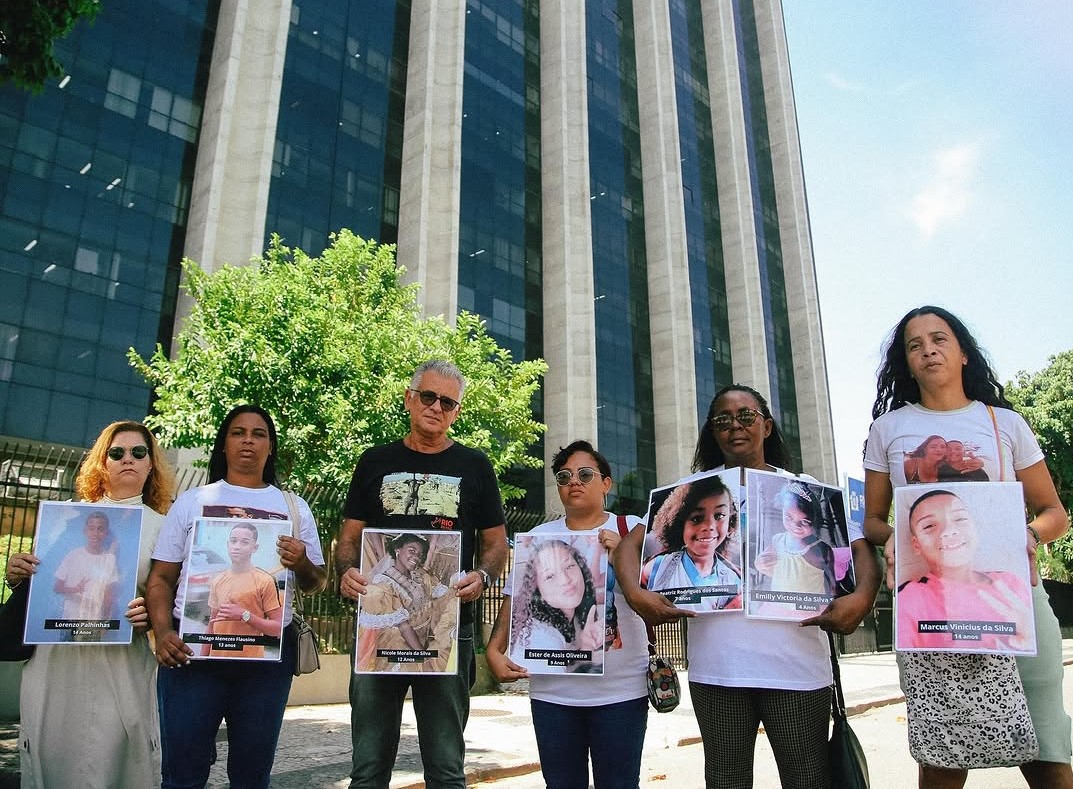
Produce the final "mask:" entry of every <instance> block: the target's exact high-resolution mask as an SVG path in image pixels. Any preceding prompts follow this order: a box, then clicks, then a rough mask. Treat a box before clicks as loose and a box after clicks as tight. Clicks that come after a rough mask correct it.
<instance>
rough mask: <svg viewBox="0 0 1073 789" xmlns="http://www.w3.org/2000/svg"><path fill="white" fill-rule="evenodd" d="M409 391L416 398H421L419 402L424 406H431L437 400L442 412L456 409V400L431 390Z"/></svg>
mask: <svg viewBox="0 0 1073 789" xmlns="http://www.w3.org/2000/svg"><path fill="white" fill-rule="evenodd" d="M410 391H411V392H414V393H415V394H417V396H418V397H420V398H421V402H422V404H424V405H432V404H433V403H435V402H436V401H437V400H439V401H440V408H442V409H443V410H444V411H454V410H455V409H456V408H458V401H457V400H452V399H451V398H450V397H445V396H443V395H438V394H436V393H435V392H433V391H432V390H431V389H421V390H418V389H411V390H410Z"/></svg>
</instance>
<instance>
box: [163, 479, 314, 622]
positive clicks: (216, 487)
mask: <svg viewBox="0 0 1073 789" xmlns="http://www.w3.org/2000/svg"><path fill="white" fill-rule="evenodd" d="M295 499H296V500H297V504H298V518H299V520H300V521H301V525H300V527H299V532H298V534H299V537H300V538H301V540H302V542H304V543H305V546H306V556H307V557H308V558H309V561H311V562H312V563H313V564H315V565H317V566H319V567H323V566H324V554H323V553H322V551H321V548H320V537H319V535H318V534H317V524H316V522H315V521H314V520H313V513H312V512H311V511H310V509H309V505H308V504H306V503H305V501H303V500H302V498H301V497H299V496H296V497H295ZM207 506H213V507H220V506H224V507H243V508H250V509H254V510H259V511H261V512H264V513H269V514H270V517H271V518H272V519H276V518H279V519H280V520H290V519H291V514H290V510H289V509H288V508H287V500H286V499H285V498H284V497H283V491H281V490H280V489H279V488H277V487H275V486H274V485H269V486H268V487H266V488H242V487H239V486H237V485H230V484H228V483H227V482H225V481H224V480H219V481H218V482H212V483H210V484H208V485H202V486H201V487H200V488H191V489H190V490H188V491H186V492H184V493H181V494H180V495H179V498H177V499H176V500H175V503H174V504H173V505H171V509H170V510H168V514H167V517H166V518H165V519H164V528H162V529H161V530H160V536H159V537H157V541H156V547H155V548H153V558H154V559H156V560H158V561H162V562H174V563H182V565H183V567H182V570H181V572H180V573H179V584H178V586H177V587H176V590H175V607H174V608H173V609H172V614H173V615H174V616H175V618H176V619H179V618H181V617H182V611H183V602H184V601H183V592H184V590H185V588H186V572H187V566H186V557H187V556H188V555H189V551H190V540H191V539H192V537H193V533H194V521H196V520H197V519H198V518H203V517H206V516H205V514H204V508H205V507H207ZM212 517H218V516H216V515H213V516H212ZM294 584H295V579H294V573H293V572H291V573H290V577H289V579H288V581H287V600H286V604H285V606H284V614H283V626H284V627H286V626H287V625H289V624H290V623H291V618H292V612H293V606H292V604H291V603H292V600H293V599H294Z"/></svg>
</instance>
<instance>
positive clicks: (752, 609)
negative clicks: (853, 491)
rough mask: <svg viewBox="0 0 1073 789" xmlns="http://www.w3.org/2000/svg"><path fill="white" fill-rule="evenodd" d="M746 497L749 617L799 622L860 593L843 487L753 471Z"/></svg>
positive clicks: (746, 592) (749, 474)
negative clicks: (840, 598) (838, 598)
mask: <svg viewBox="0 0 1073 789" xmlns="http://www.w3.org/2000/svg"><path fill="white" fill-rule="evenodd" d="M745 498H746V507H747V512H748V518H747V520H748V523H747V526H746V529H745V531H746V540H745V543H746V545H745V560H746V561H745V564H746V591H745V596H746V599H747V601H748V604H747V605H746V609H745V610H746V615H747V616H750V617H753V618H756V619H779V620H785V621H789V622H797V621H800V620H802V619H808V618H810V617H813V616H816V615H818V614H819V613H820V612H822V611H823V610H824V609H825V608H827V606H828V604H829V603H830V602H831V601H832V600H833V599H834V598H835V596H836V594H839V593H840V592H844V591H850V590H852V589H853V562H852V550H851V548H850V544H849V530H848V525H847V519H846V498H845V494H844V492H843V491H842V489H841V488H837V487H835V486H833V485H824V484H822V483H820V482H813V481H811V480H805V479H802V478H799V477H787V476H784V475H782V474H774V473H771V472H766V471H754V470H752V469H749V470H748V471H746V472H745Z"/></svg>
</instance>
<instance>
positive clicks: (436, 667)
mask: <svg viewBox="0 0 1073 789" xmlns="http://www.w3.org/2000/svg"><path fill="white" fill-rule="evenodd" d="M361 539H362V551H361V571H362V574H363V575H365V576H366V577H367V578H368V579H369V585H368V587H367V588H366V592H365V594H364V595H362V596H361V598H360V599H359V600H358V624H357V650H356V653H355V655H354V672H355V673H363V674H386V673H392V674H393V673H397V672H412V673H422V674H454V673H455V672H456V671H457V670H458V650H457V646H458V618H459V600H458V596H457V595H456V594H455V592H454V589H453V588H451V585H452V581H453V579H454V577H455V576H456V575H458V573H459V568H460V567H461V563H460V562H461V550H462V533H461V532H457V531H411V532H402V533H400V532H398V531H386V530H383V529H368V528H367V529H364V530H363V531H362V535H361Z"/></svg>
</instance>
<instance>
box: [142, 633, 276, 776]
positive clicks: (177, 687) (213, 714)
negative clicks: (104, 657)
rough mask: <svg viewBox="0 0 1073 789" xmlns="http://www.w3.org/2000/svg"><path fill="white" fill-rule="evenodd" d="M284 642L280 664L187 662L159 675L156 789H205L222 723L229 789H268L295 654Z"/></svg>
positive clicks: (164, 669)
mask: <svg viewBox="0 0 1073 789" xmlns="http://www.w3.org/2000/svg"><path fill="white" fill-rule="evenodd" d="M287 635H288V634H287V632H286V631H284V634H283V636H284V637H283V654H282V656H281V660H280V661H279V662H278V663H276V662H255V661H251V660H193V661H191V662H190V663H188V664H187V665H185V666H183V667H182V668H170V669H169V668H161V669H160V670H159V672H157V683H156V689H157V702H158V704H159V705H160V754H161V760H162V762H163V764H162V773H163V781H162V783H161V787H162V789H194V787H196V788H197V789H203V787H204V786H205V784H206V783H207V782H208V780H209V768H210V767H211V765H212V759H213V752H214V749H215V746H216V732H217V731H218V730H219V728H220V722H221V721H223V720H226V721H227V777H228V779H229V780H230V782H231V787H232V789H261V787H267V786H268V782H269V778H270V777H271V775H272V762H273V761H274V760H275V758H276V742H277V741H278V740H279V730H280V727H281V726H282V725H283V711H284V709H286V706H287V696H288V695H289V694H290V691H291V680H292V679H294V658H295V655H294V646H293V644H291V641H290V639H289V638H287Z"/></svg>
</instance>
